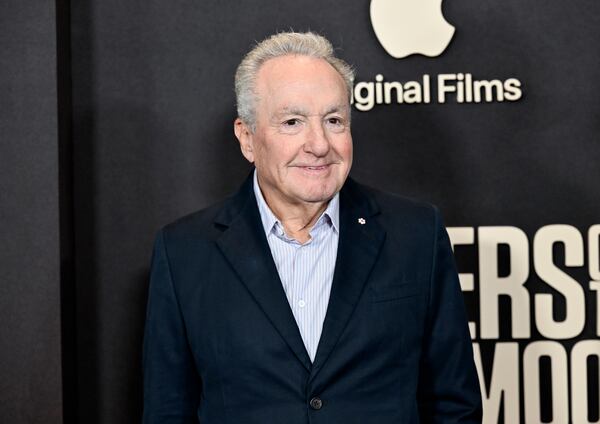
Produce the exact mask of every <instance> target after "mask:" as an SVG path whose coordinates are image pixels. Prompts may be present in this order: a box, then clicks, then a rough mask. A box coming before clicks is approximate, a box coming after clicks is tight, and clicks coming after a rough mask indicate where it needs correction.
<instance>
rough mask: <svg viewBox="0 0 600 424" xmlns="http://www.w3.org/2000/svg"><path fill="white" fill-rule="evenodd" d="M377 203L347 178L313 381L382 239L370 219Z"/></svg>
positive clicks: (312, 375)
mask: <svg viewBox="0 0 600 424" xmlns="http://www.w3.org/2000/svg"><path fill="white" fill-rule="evenodd" d="M378 212H379V210H378V207H377V205H376V204H375V203H374V202H373V201H371V199H369V198H368V197H366V195H365V194H363V193H362V192H361V191H360V190H359V189H358V187H356V183H354V182H353V181H352V180H350V179H348V181H347V182H346V184H345V185H344V188H343V189H342V191H341V193H340V239H339V244H338V254H337V260H336V265H335V271H334V277H333V283H332V286H331V294H330V296H329V305H328V307H327V313H326V315H325V321H324V323H323V331H322V333H321V339H320V340H319V346H318V348H317V353H316V357H315V361H314V363H313V367H312V370H311V377H310V380H309V381H312V380H313V379H314V377H315V375H316V374H317V373H318V372H319V370H321V369H322V367H323V364H324V363H325V361H326V360H327V358H328V357H329V355H330V354H331V352H332V350H333V349H334V347H335V345H336V343H337V341H338V339H339V337H340V335H341V334H342V332H343V330H344V328H345V327H346V324H347V322H348V320H349V319H350V316H351V315H352V312H353V311H354V307H355V306H356V303H357V302H358V300H359V298H360V295H361V293H362V291H363V287H364V285H365V282H366V281H367V278H368V277H369V274H370V273H371V269H372V268H373V266H374V264H375V261H376V260H377V257H378V255H379V250H380V248H381V245H382V243H383V240H384V239H385V231H384V230H383V228H381V227H380V225H379V224H378V223H377V221H376V220H375V219H371V218H373V217H374V216H375V215H377V214H378Z"/></svg>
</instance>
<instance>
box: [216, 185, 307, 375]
mask: <svg viewBox="0 0 600 424" xmlns="http://www.w3.org/2000/svg"><path fill="white" fill-rule="evenodd" d="M216 222H217V224H220V225H223V226H227V227H228V228H227V229H225V231H224V232H223V235H222V236H221V237H219V239H218V240H217V245H218V246H219V248H220V249H221V251H222V252H223V254H224V255H225V257H226V258H227V260H228V261H229V263H230V265H231V266H232V268H233V269H234V270H235V272H236V273H237V275H238V277H239V278H240V280H241V281H242V282H243V283H244V285H245V286H246V288H247V289H248V291H249V292H250V294H251V295H252V297H253V298H254V300H255V301H256V303H258V304H259V306H260V307H261V308H262V310H263V312H264V313H265V314H266V315H267V317H268V318H269V320H270V321H271V323H272V324H273V326H274V327H275V328H276V330H277V331H278V332H279V334H280V335H281V337H282V338H283V339H284V340H285V342H286V343H287V344H288V346H289V347H290V349H291V350H292V351H293V352H294V354H295V355H296V357H297V358H298V360H299V361H300V362H301V363H302V364H303V365H304V367H305V368H306V369H307V370H308V371H310V370H311V367H312V366H311V362H310V358H309V356H308V353H307V352H306V348H305V347H304V343H303V341H302V337H301V335H300V330H299V329H298V325H297V324H296V320H295V319H294V315H293V314H292V310H291V309H290V306H289V303H288V300H287V297H286V295H285V291H284V290H283V285H282V284H281V280H280V279H279V274H278V272H277V267H276V266H275V262H274V261H273V257H272V256H271V249H270V248H269V244H268V242H267V238H266V236H265V232H264V229H263V227H262V224H261V219H260V213H259V211H258V206H257V204H256V199H255V197H254V191H253V186H252V177H250V178H248V179H247V180H246V182H245V183H244V185H243V186H242V188H241V189H240V191H239V192H238V193H237V194H236V195H235V196H234V197H233V198H232V199H231V200H230V201H229V203H227V204H226V205H225V206H224V207H223V209H222V211H221V213H220V214H219V216H218V217H217V219H216Z"/></svg>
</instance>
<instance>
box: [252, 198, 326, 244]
mask: <svg viewBox="0 0 600 424" xmlns="http://www.w3.org/2000/svg"><path fill="white" fill-rule="evenodd" d="M263 196H264V198H265V201H266V202H267V205H269V208H271V211H272V212H273V214H275V216H276V217H277V218H278V219H279V222H281V225H282V226H283V229H284V230H285V233H286V234H287V235H288V236H289V237H293V238H295V239H296V240H298V241H299V242H301V243H305V242H307V241H308V240H309V239H310V229H311V228H312V227H313V226H314V225H315V224H316V222H317V220H318V219H319V217H320V216H321V214H322V213H323V212H324V211H325V209H327V204H328V203H329V202H328V201H325V202H318V203H299V204H288V203H283V202H281V201H278V199H277V198H276V196H271V195H269V194H267V193H264V192H263Z"/></svg>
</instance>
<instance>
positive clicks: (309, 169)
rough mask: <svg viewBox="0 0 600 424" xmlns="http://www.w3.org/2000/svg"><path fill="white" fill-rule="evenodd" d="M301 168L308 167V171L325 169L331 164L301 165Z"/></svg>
mask: <svg viewBox="0 0 600 424" xmlns="http://www.w3.org/2000/svg"><path fill="white" fill-rule="evenodd" d="M299 168H302V169H306V170H308V171H324V170H325V169H327V168H329V165H317V166H299Z"/></svg>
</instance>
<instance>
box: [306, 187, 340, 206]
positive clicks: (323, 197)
mask: <svg viewBox="0 0 600 424" xmlns="http://www.w3.org/2000/svg"><path fill="white" fill-rule="evenodd" d="M302 191H303V192H302V194H301V195H300V196H298V197H299V198H301V199H302V200H303V201H304V202H309V203H318V202H326V201H328V200H330V199H331V198H332V197H333V196H335V194H336V193H337V192H338V188H337V186H332V187H318V188H315V189H313V190H306V189H305V190H302Z"/></svg>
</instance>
